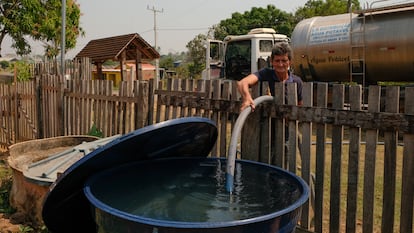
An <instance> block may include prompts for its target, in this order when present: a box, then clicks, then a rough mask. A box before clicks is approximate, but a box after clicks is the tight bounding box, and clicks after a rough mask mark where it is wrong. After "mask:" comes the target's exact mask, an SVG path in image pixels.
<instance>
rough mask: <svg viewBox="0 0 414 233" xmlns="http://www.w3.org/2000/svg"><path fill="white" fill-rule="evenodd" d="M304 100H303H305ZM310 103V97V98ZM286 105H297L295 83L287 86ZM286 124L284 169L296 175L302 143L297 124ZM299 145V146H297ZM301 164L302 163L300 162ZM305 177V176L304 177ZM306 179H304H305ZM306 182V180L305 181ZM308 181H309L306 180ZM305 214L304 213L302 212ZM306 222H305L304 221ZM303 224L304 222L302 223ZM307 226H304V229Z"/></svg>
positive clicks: (291, 121) (290, 121) (295, 122)
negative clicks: (297, 155) (299, 139)
mask: <svg viewBox="0 0 414 233" xmlns="http://www.w3.org/2000/svg"><path fill="white" fill-rule="evenodd" d="M306 96H307V97H306V98H309V95H306ZM306 98H305V99H306ZM310 98H311V100H310V101H312V97H310ZM310 101H308V102H307V103H309V102H310ZM287 104H288V105H297V104H298V99H297V87H296V83H289V84H287ZM287 124H288V131H289V133H288V135H289V136H288V137H289V138H288V139H287V141H288V144H287V151H286V160H285V163H286V165H285V168H286V169H288V170H289V171H291V172H293V173H296V168H297V163H296V153H297V149H296V148H298V146H299V147H300V146H301V143H302V142H298V136H299V135H298V134H297V131H298V123H297V121H295V120H289V121H287ZM298 143H299V145H298ZM300 150H301V148H299V151H300ZM301 162H302V161H301ZM305 176H306V175H305ZM305 179H306V178H305ZM305 181H306V180H305ZM307 181H309V180H307ZM308 184H309V183H308ZM303 212H306V211H303ZM306 222H307V221H306ZM304 224H305V222H304ZM306 225H307V224H305V227H306V228H307V226H306Z"/></svg>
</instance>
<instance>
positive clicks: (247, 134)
mask: <svg viewBox="0 0 414 233" xmlns="http://www.w3.org/2000/svg"><path fill="white" fill-rule="evenodd" d="M259 83H260V82H259ZM250 93H251V96H252V98H253V100H254V99H256V98H257V97H259V96H260V85H254V86H252V87H251V88H250ZM239 108H240V106H239ZM261 108H262V106H256V110H255V111H254V112H250V113H249V115H248V116H247V118H246V121H245V122H244V125H243V128H242V131H241V135H240V138H241V141H240V142H241V158H242V159H247V160H252V161H258V159H259V157H260V145H261V142H260V133H261V132H260V123H261V122H260V121H261V119H260V115H261V111H262V110H261ZM262 133H264V132H262ZM264 143H265V142H264Z"/></svg>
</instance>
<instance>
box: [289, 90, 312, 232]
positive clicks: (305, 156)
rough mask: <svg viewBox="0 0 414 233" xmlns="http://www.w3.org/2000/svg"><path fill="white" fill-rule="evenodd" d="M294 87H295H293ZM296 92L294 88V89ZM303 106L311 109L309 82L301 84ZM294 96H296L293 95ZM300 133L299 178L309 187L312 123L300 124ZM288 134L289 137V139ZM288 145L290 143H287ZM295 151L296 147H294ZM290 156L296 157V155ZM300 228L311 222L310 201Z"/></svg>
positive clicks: (307, 225) (307, 226)
mask: <svg viewBox="0 0 414 233" xmlns="http://www.w3.org/2000/svg"><path fill="white" fill-rule="evenodd" d="M294 86H296V85H294ZM294 90H295V92H296V87H295V89H294ZM302 94H303V106H304V107H312V106H313V86H312V83H311V82H305V83H303V90H302ZM295 96H296V95H295ZM295 126H296V129H297V123H296V122H295ZM301 131H302V140H301V141H302V142H301V144H300V145H299V146H300V150H299V152H300V153H299V154H300V156H301V176H302V178H303V180H304V181H305V182H306V183H307V184H308V185H309V186H310V185H311V167H310V165H311V151H312V123H311V122H302V125H301ZM290 133H291V132H289V137H290ZM294 136H295V141H297V136H296V134H295V135H294ZM289 144H290V141H289ZM295 149H296V147H295ZM292 156H296V153H295V154H294V155H292ZM300 222H301V226H302V227H305V228H306V229H309V227H310V224H311V221H310V201H309V199H308V201H307V202H306V203H304V204H303V205H302V216H301V220H300Z"/></svg>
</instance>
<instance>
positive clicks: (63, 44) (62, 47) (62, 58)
mask: <svg viewBox="0 0 414 233" xmlns="http://www.w3.org/2000/svg"><path fill="white" fill-rule="evenodd" d="M61 33H62V34H61V37H62V38H61V42H60V54H61V55H60V63H61V64H60V65H61V69H62V76H63V77H65V75H66V67H65V50H66V0H62V31H61Z"/></svg>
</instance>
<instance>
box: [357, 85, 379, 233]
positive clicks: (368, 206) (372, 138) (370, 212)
mask: <svg viewBox="0 0 414 233" xmlns="http://www.w3.org/2000/svg"><path fill="white" fill-rule="evenodd" d="M380 100H381V86H370V87H369V91H368V112H372V113H375V112H379V111H380V103H381V101H380ZM365 134H366V135H365V137H366V140H365V141H366V144H365V162H364V170H363V171H364V174H363V175H364V186H363V197H362V198H363V210H362V231H363V232H364V233H372V232H373V228H374V193H375V167H376V165H375V164H376V156H377V155H376V151H377V144H378V130H375V129H369V130H367V131H366V132H365Z"/></svg>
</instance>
